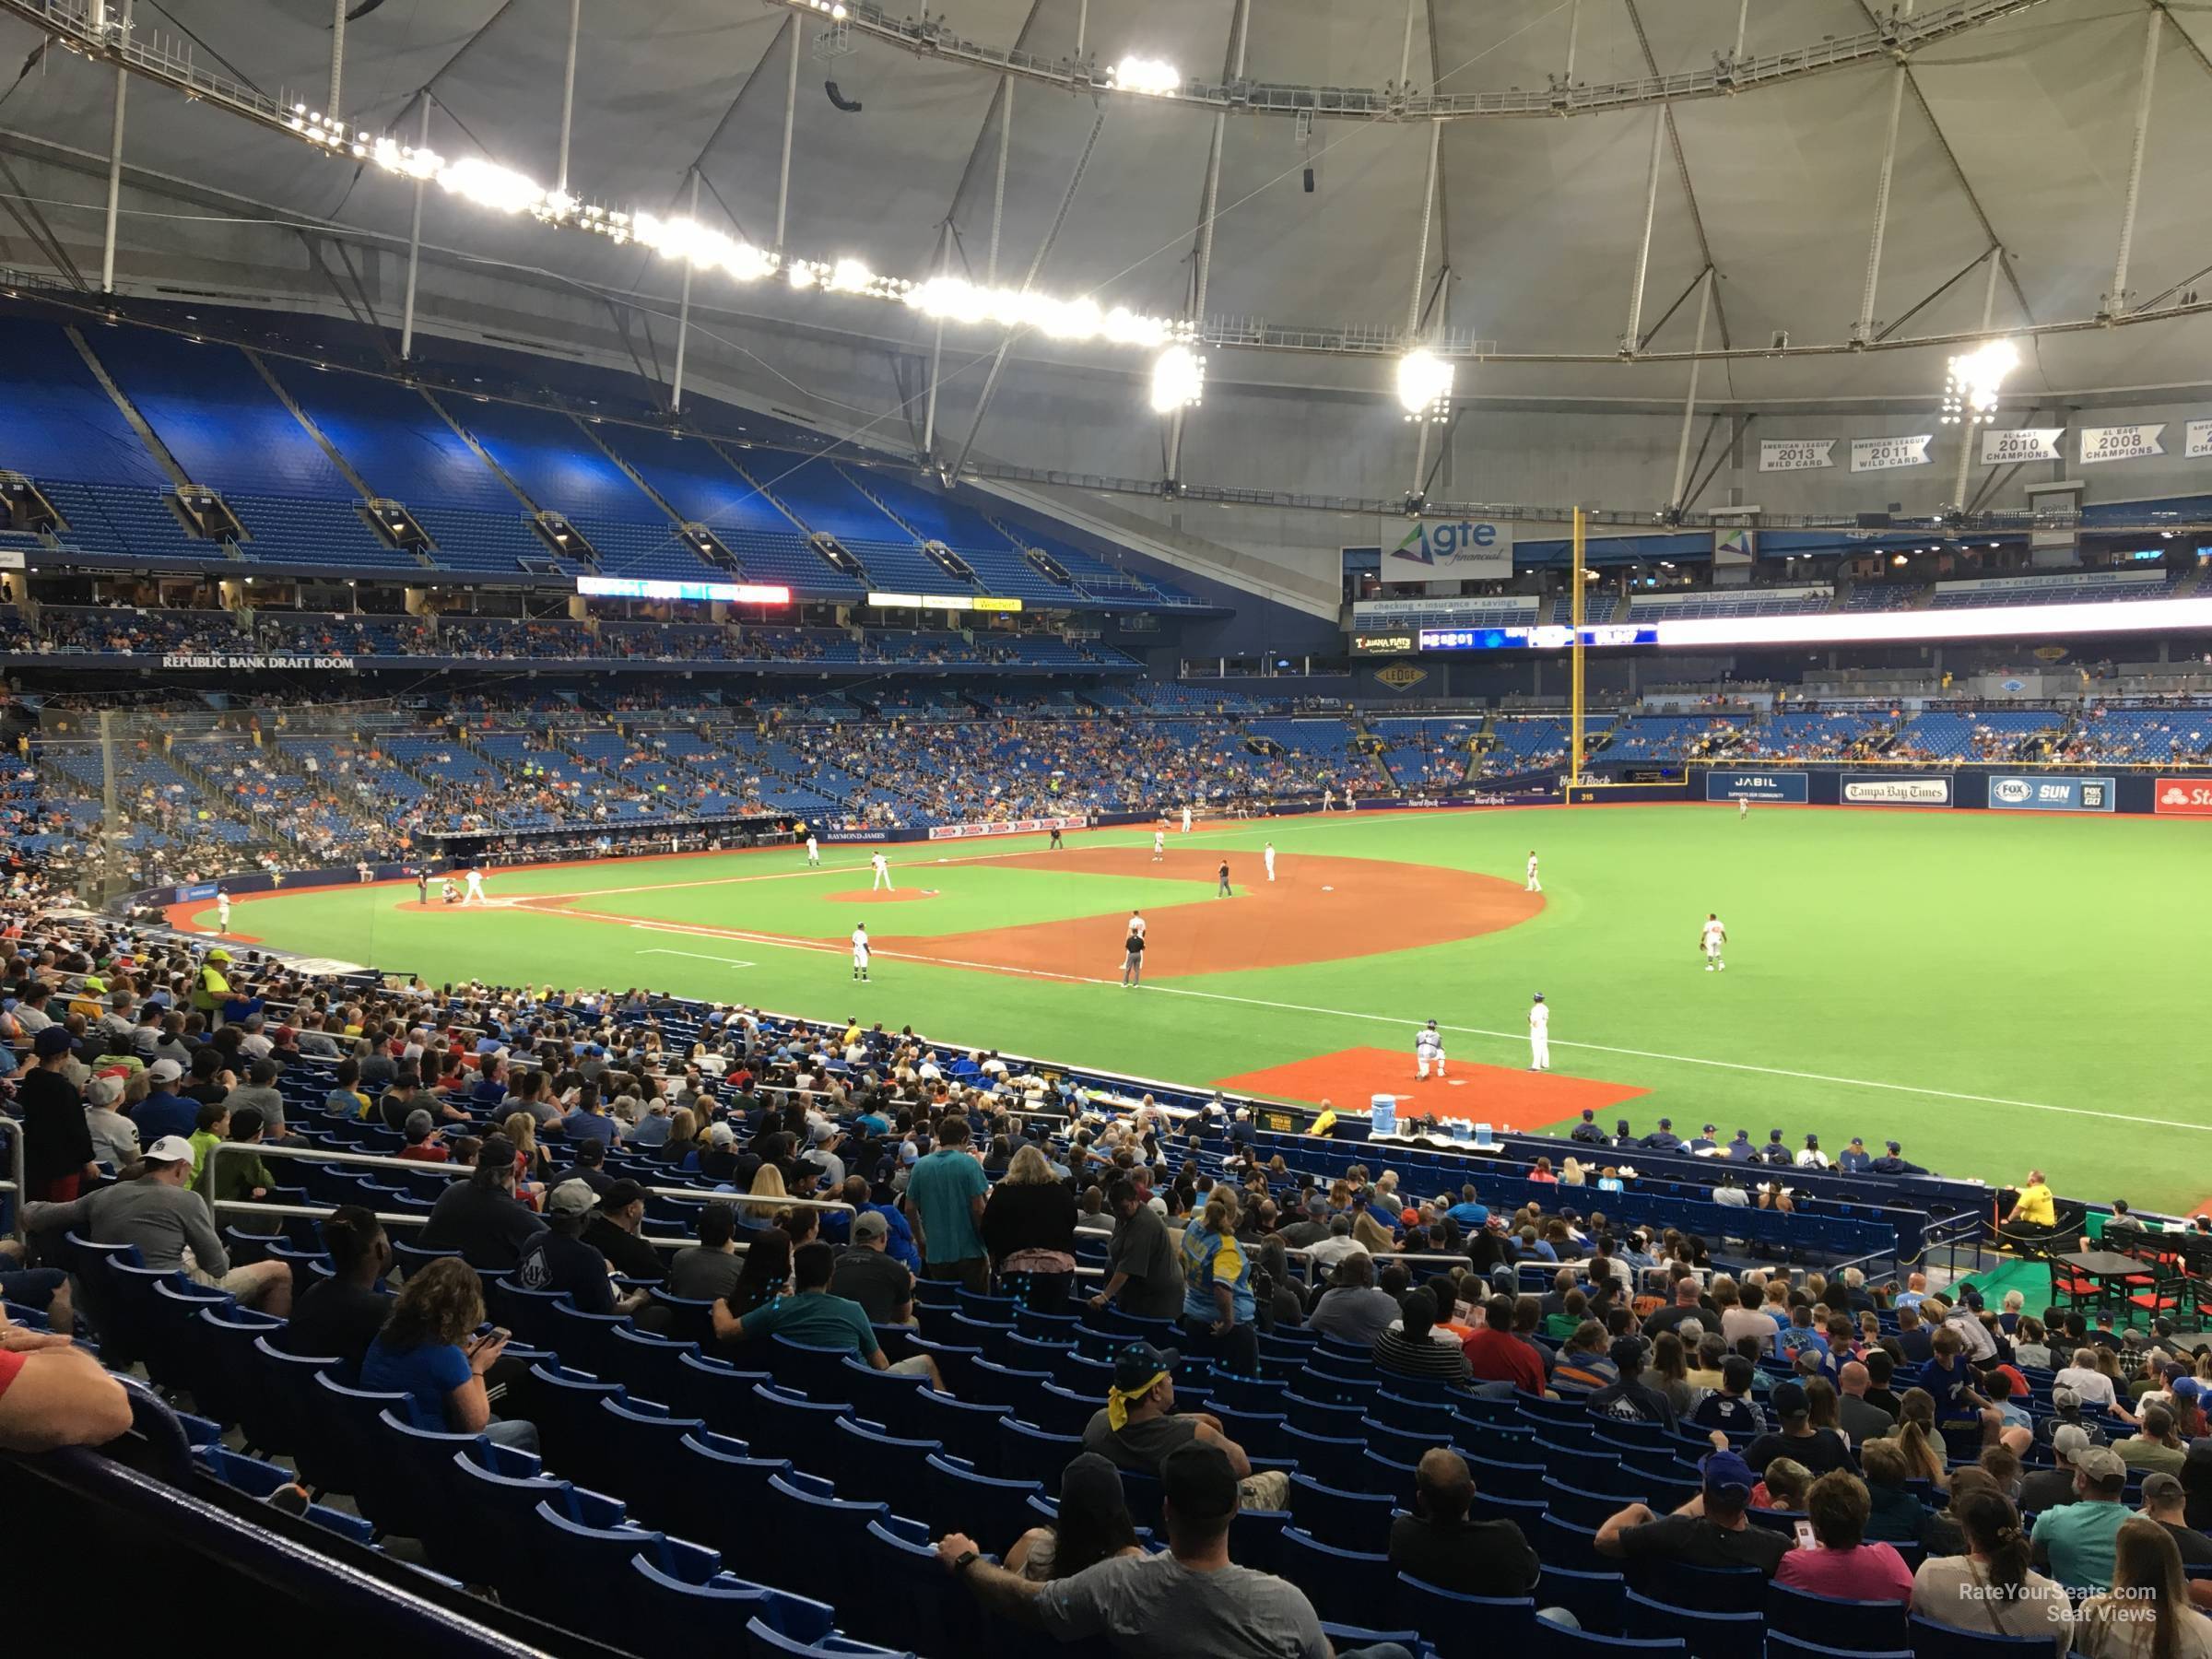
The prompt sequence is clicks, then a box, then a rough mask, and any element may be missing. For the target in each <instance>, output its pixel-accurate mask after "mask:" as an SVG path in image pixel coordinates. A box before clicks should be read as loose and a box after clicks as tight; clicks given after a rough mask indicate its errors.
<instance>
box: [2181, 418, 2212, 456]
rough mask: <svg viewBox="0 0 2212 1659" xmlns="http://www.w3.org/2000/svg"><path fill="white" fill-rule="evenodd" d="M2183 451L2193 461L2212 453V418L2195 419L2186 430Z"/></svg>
mask: <svg viewBox="0 0 2212 1659" xmlns="http://www.w3.org/2000/svg"><path fill="white" fill-rule="evenodd" d="M2184 436H2185V441H2184V442H2183V446H2182V453H2183V454H2184V455H2186V456H2188V457H2189V459H2190V460H2192V461H2201V460H2203V459H2204V458H2205V457H2206V455H2212V420H2193V421H2191V422H2190V423H2189V425H2188V428H2187V429H2186V432H2185V435H2184Z"/></svg>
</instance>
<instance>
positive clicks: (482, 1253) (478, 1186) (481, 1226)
mask: <svg viewBox="0 0 2212 1659" xmlns="http://www.w3.org/2000/svg"><path fill="white" fill-rule="evenodd" d="M545 1225H546V1224H545V1222H543V1221H542V1220H540V1219H539V1218H537V1217H536V1216H535V1215H534V1214H532V1213H531V1211H530V1209H529V1207H528V1206H525V1205H524V1203H523V1202H522V1200H520V1199H519V1198H517V1197H516V1196H515V1195H514V1142H513V1141H512V1140H511V1139H510V1138H508V1137H507V1136H506V1135H486V1136H485V1137H484V1144H483V1146H481V1147H478V1148H477V1167H476V1168H475V1169H473V1170H471V1171H469V1174H468V1179H467V1180H466V1181H456V1182H453V1185H451V1186H449V1187H447V1188H446V1189H445V1191H444V1192H442V1193H441V1194H438V1202H437V1203H436V1204H434V1205H432V1206H430V1218H429V1221H428V1222H426V1223H424V1225H423V1229H422V1237H421V1239H420V1240H419V1241H418V1242H419V1243H420V1244H421V1245H422V1247H423V1248H424V1249H425V1250H457V1251H459V1252H460V1253H461V1257H462V1259H463V1260H464V1261H465V1262H466V1263H467V1264H468V1265H470V1266H471V1267H474V1268H475V1269H476V1270H477V1272H478V1273H481V1274H485V1275H488V1276H495V1277H503V1276H505V1275H506V1274H508V1273H511V1272H512V1271H513V1269H514V1265H515V1264H516V1263H517V1262H519V1261H521V1260H522V1255H523V1246H524V1245H525V1244H527V1243H528V1242H529V1241H530V1240H531V1238H532V1236H533V1235H534V1234H535V1233H537V1232H539V1231H541V1230H543V1229H544V1227H545Z"/></svg>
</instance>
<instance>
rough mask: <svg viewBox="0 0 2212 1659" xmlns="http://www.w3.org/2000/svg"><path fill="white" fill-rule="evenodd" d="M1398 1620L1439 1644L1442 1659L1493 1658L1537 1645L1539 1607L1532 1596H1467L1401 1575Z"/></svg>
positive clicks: (1404, 1573)
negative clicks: (1537, 1614) (1494, 1654)
mask: <svg viewBox="0 0 2212 1659" xmlns="http://www.w3.org/2000/svg"><path fill="white" fill-rule="evenodd" d="M1396 1614H1397V1619H1398V1622H1399V1623H1400V1624H1403V1625H1407V1626H1410V1627H1411V1628H1412V1629H1414V1630H1419V1631H1421V1632H1422V1633H1423V1634H1424V1635H1426V1636H1427V1637H1428V1638H1429V1639H1430V1641H1432V1642H1433V1643H1435V1645H1436V1652H1437V1659H1487V1656H1488V1655H1490V1654H1493V1653H1514V1652H1517V1651H1521V1650H1524V1648H1525V1646H1526V1645H1527V1644H1528V1643H1530V1642H1532V1641H1535V1633H1536V1604H1535V1601H1534V1600H1532V1599H1531V1598H1529V1597H1527V1596H1523V1597H1520V1598H1519V1599H1517V1600H1510V1601H1509V1600H1501V1599H1499V1598H1496V1597H1492V1596H1484V1595H1461V1594H1457V1593H1456V1592H1454V1591H1451V1590H1440V1589H1439V1588H1437V1586H1436V1585H1434V1584H1430V1583H1423V1582H1422V1581H1421V1580H1419V1579H1418V1578H1415V1577H1414V1576H1413V1575H1412V1574H1411V1573H1407V1572H1401V1573H1399V1574H1398V1599H1397V1606H1396Z"/></svg>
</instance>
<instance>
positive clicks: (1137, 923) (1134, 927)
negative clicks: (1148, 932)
mask: <svg viewBox="0 0 2212 1659" xmlns="http://www.w3.org/2000/svg"><path fill="white" fill-rule="evenodd" d="M1129 931H1130V932H1131V933H1133V934H1135V935H1136V936H1137V937H1138V938H1140V939H1141V938H1143V937H1144V936H1145V915H1144V912H1142V911H1131V912H1129Z"/></svg>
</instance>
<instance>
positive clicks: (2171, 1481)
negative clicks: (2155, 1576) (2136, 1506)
mask: <svg viewBox="0 0 2212 1659" xmlns="http://www.w3.org/2000/svg"><path fill="white" fill-rule="evenodd" d="M2188 1507H2189V1493H2188V1488H2185V1487H2183V1485H2182V1482H2181V1478H2180V1477H2178V1476H2173V1475H2168V1474H2165V1473H2163V1472H2161V1473H2159V1474H2156V1475H2146V1476H2144V1477H2143V1518H2144V1519H2145V1520H2147V1521H2156V1522H2157V1523H2158V1524H2159V1525H2160V1526H2162V1527H2164V1528H2165V1529H2166V1535H2167V1536H2168V1537H2170V1538H2171V1539H2172V1540H2173V1546H2174V1547H2175V1548H2176V1549H2178V1550H2180V1551H2181V1552H2182V1565H2183V1566H2184V1567H2212V1538H2208V1537H2206V1535H2204V1534H2203V1533H2201V1532H2198V1531H2197V1530H2196V1528H2194V1526H2191V1525H2190V1524H2189V1518H2188Z"/></svg>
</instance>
